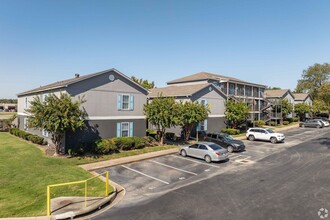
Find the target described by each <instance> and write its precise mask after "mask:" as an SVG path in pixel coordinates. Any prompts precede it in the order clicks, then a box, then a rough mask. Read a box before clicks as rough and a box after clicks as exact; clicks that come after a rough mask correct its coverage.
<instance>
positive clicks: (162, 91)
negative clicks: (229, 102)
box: [148, 83, 227, 136]
mask: <svg viewBox="0 0 330 220" xmlns="http://www.w3.org/2000/svg"><path fill="white" fill-rule="evenodd" d="M160 95H162V97H174V98H175V100H176V101H177V102H179V101H182V102H187V101H189V102H198V103H201V104H204V105H208V107H209V108H210V114H209V117H208V119H206V120H205V121H201V122H200V123H199V124H198V126H197V128H196V129H197V130H198V131H208V132H220V131H221V129H222V128H225V127H226V125H225V114H224V112H225V105H224V104H225V101H226V99H227V97H226V95H225V94H224V93H223V92H222V91H221V90H220V89H219V88H218V87H216V86H214V85H213V84H211V83H208V84H195V85H183V86H167V87H164V88H155V89H151V90H150V93H149V95H148V99H149V100H150V101H152V99H154V98H156V97H158V96H160ZM196 129H194V130H193V132H192V134H193V135H194V133H195V131H196ZM181 131H182V129H181V127H175V128H170V129H169V130H168V132H173V133H175V134H176V135H177V136H181Z"/></svg>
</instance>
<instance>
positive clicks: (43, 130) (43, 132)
mask: <svg viewBox="0 0 330 220" xmlns="http://www.w3.org/2000/svg"><path fill="white" fill-rule="evenodd" d="M41 133H42V136H44V137H48V131H46V130H45V129H42V131H41Z"/></svg>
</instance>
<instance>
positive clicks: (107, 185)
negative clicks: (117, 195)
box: [105, 171, 109, 196]
mask: <svg viewBox="0 0 330 220" xmlns="http://www.w3.org/2000/svg"><path fill="white" fill-rule="evenodd" d="M105 178H106V179H105V196H108V195H109V171H107V172H106V173H105Z"/></svg>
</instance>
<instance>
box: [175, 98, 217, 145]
mask: <svg viewBox="0 0 330 220" xmlns="http://www.w3.org/2000/svg"><path fill="white" fill-rule="evenodd" d="M179 107H180V112H179V124H180V125H181V126H182V127H183V132H184V137H185V139H186V141H188V140H189V137H190V133H191V131H192V129H193V127H194V126H195V125H196V124H198V123H199V122H200V121H204V120H205V119H207V118H208V115H209V113H210V109H209V106H205V105H203V104H200V103H198V102H180V103H179Z"/></svg>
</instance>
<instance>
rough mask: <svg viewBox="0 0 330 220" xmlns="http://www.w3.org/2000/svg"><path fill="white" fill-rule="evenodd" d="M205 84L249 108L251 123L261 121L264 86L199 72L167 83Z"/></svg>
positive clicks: (174, 84) (175, 84)
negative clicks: (212, 86)
mask: <svg viewBox="0 0 330 220" xmlns="http://www.w3.org/2000/svg"><path fill="white" fill-rule="evenodd" d="M207 83H210V84H213V85H214V86H215V87H217V88H219V89H220V90H221V92H223V93H224V94H225V95H226V97H227V98H234V99H237V100H242V101H243V102H245V103H246V104H247V105H248V106H249V107H250V111H249V119H250V120H251V121H254V120H260V119H262V117H263V112H262V109H263V108H264V107H265V106H266V105H267V102H266V100H265V95H264V92H265V89H266V88H267V86H265V85H261V84H256V83H251V82H246V81H243V80H240V79H236V78H233V77H228V76H223V75H218V74H213V73H207V72H200V73H196V74H193V75H190V76H186V77H182V78H179V79H175V80H172V81H169V82H167V85H169V86H184V85H198V84H207Z"/></svg>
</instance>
